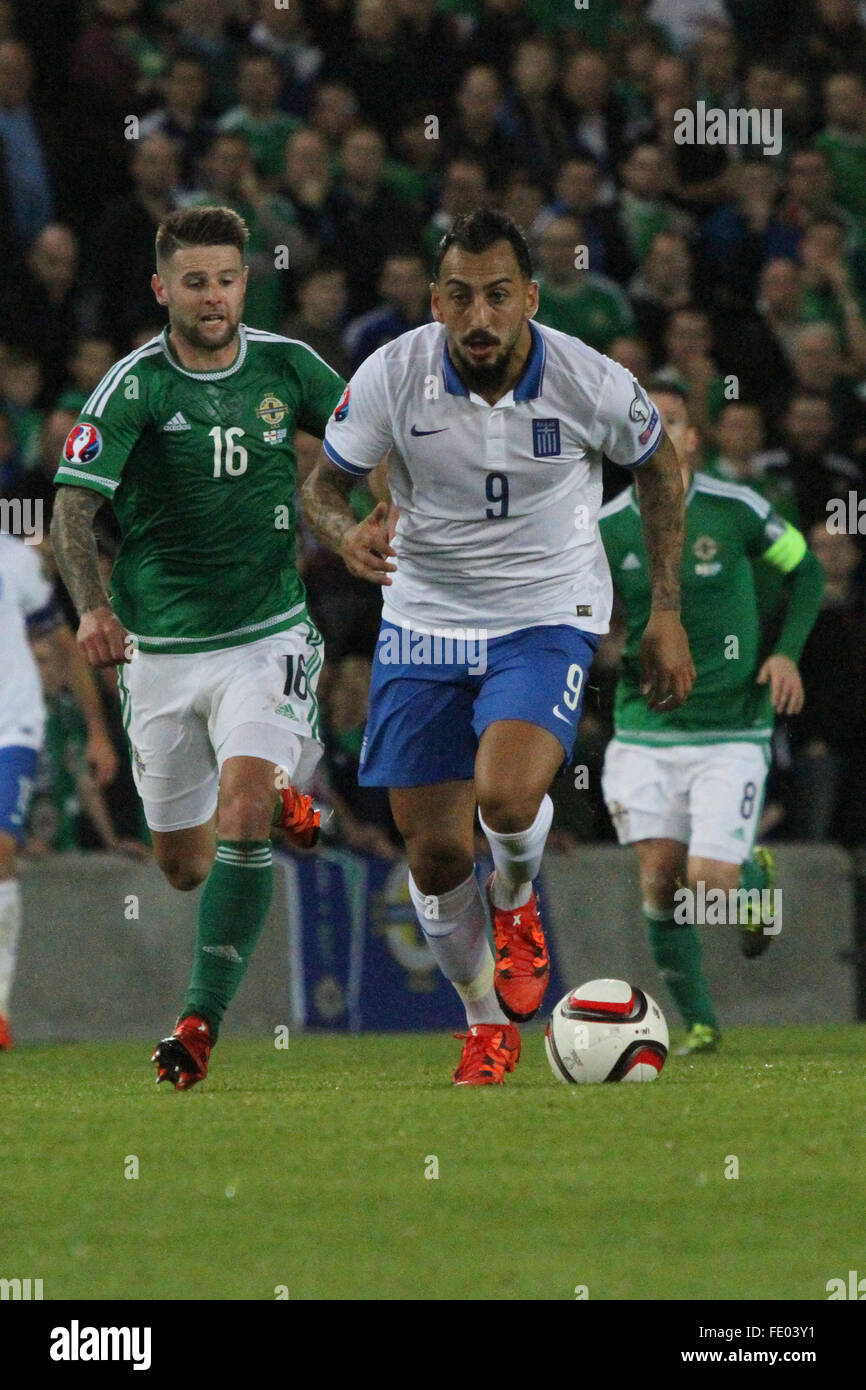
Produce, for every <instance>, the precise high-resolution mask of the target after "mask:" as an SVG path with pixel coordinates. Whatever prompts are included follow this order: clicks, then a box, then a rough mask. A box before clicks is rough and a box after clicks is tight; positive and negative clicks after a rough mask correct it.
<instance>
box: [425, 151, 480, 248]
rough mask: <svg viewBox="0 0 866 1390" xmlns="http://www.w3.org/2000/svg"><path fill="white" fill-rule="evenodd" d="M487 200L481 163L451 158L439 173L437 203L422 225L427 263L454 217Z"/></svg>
mask: <svg viewBox="0 0 866 1390" xmlns="http://www.w3.org/2000/svg"><path fill="white" fill-rule="evenodd" d="M486 201H487V175H486V173H485V170H484V165H483V164H480V163H479V162H478V160H474V159H459V158H458V159H452V161H451V163H450V164H448V165H447V166H446V168H445V172H444V173H443V175H442V186H441V189H440V193H439V206H438V208H437V209H436V211H435V212H434V213H433V215H432V217H431V218H430V221H429V222H428V223H427V226H426V227H425V228H424V233H423V243H424V251H425V253H426V256H427V261H428V264H429V265H431V266H432V263H433V257H434V254H435V252H436V247H437V246H438V245H439V242H440V241H441V240H442V237H443V236H444V235H445V233H446V232H450V230H451V228H452V226H453V225H454V222H455V220H456V218H458V217H462V216H463V215H464V213H469V212H472V210H473V209H474V208H480V207H483V206H484V204H485V203H486Z"/></svg>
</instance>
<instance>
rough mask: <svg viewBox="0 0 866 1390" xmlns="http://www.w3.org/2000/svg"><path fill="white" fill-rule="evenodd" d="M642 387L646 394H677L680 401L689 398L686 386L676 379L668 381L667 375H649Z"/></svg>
mask: <svg viewBox="0 0 866 1390" xmlns="http://www.w3.org/2000/svg"><path fill="white" fill-rule="evenodd" d="M643 387H644V390H645V391H646V393H647V395H648V396H679V398H680V400H681V401H686V402H688V399H689V393H688V391H687V390H686V388H685V387H684V386H682V385H681V384H680V382H678V381H668V379H667V377H663V376H651V377H650V379H649V381H645V382H644V383H643Z"/></svg>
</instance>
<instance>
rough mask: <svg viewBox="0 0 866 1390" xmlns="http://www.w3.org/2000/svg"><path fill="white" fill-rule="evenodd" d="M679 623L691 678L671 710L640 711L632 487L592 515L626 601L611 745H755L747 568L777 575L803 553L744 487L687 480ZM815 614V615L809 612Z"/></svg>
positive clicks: (646, 598)
mask: <svg viewBox="0 0 866 1390" xmlns="http://www.w3.org/2000/svg"><path fill="white" fill-rule="evenodd" d="M685 517H686V524H685V543H684V545H683V560H682V569H681V584H682V622H683V626H684V628H685V630H686V633H687V634H688V639H689V646H690V647H691V652H692V659H693V661H694V664H695V671H696V673H697V679H696V681H695V684H694V687H693V689H692V692H691V694H690V695H689V697H688V699H687V700H686V701H685V703H684V704H682V705H680V706H679V708H678V709H674V710H669V711H664V710H654V709H648V708H647V704H646V697H645V696H644V695H642V694H641V690H640V642H641V638H642V636H643V631H644V628H645V627H646V624H647V622H648V620H649V615H650V599H651V589H650V572H649V564H648V559H647V552H646V546H645V544H644V538H643V529H642V523H641V518H640V512H639V510H638V506H637V501H636V495H635V490H634V488H633V487H630V488H627V489H626V491H625V492H621V493H620V494H619V496H617V497H615V498H614V499H613V501H612V502H609V503H608V504H607V506H605V507H602V509H601V513H600V516H599V526H600V529H601V538H602V541H603V544H604V548H605V551H606V553H607V558H608V563H609V564H610V570H611V577H612V579H613V584H614V588H615V590H616V591H617V593H619V594H620V595H621V597H622V599H623V601H624V605H625V612H626V645H625V652H624V655H623V663H622V670H621V673H620V679H619V682H618V684H617V690H616V698H615V702H614V727H615V730H616V736H617V738H621V739H624V740H625V741H626V742H629V743H649V744H655V745H665V746H667V745H670V744H682V743H689V744H691V743H716V742H719V741H725V742H727V741H734V742H749V743H760V742H766V741H768V740H769V738H770V736H771V734H772V731H773V709H772V703H771V699H770V687H769V685H768V684H767V685H758V684H756V681H755V677H756V675H757V673H758V670H759V658H761V657H763V656H764V655H766V653H763V652H762V650H761V621H760V613H759V608H758V600H757V596H756V592H755V579H754V573H753V567H752V561H753V560H754V559H756V558H757V557H758V556H761V557H762V558H763V559H764V560H765V561H767V562H768V563H769V564H771V565H773V566H774V567H775V568H776V569H778V570H780V571H781V572H782V573H784V574H787V573H789V572H790V571H791V570H793V569H795V568H796V567H797V565H799V564H800V562H801V561H802V560H803V558H804V556H805V555H806V553H807V546H806V542H805V539H804V538H803V536H802V534H801V533H800V532H799V531H798V530H797V529H796V528H795V527H794V526H792V525H791V524H790V523H789V522H787V521H785V520H784V519H783V518H782V517H780V516H779V514H778V512H776V511H774V510H773V508H772V507H771V506H770V504H769V502H767V501H766V499H765V498H763V497H760V496H759V495H758V494H757V493H756V492H753V491H752V489H751V488H748V487H741V486H739V485H737V484H735V483H726V482H723V481H721V480H720V479H718V478H711V477H709V476H708V475H707V474H705V473H695V474H694V475H693V477H692V479H691V482H690V484H689V487H688V490H687V492H686V513H685ZM816 611H817V610H816Z"/></svg>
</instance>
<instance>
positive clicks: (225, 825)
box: [217, 789, 276, 840]
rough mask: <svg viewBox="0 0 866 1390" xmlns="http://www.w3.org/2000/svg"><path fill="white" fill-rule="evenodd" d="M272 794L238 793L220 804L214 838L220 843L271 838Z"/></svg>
mask: <svg viewBox="0 0 866 1390" xmlns="http://www.w3.org/2000/svg"><path fill="white" fill-rule="evenodd" d="M275 800H276V797H275V793H270V794H266V793H265V792H262V791H258V790H255V791H253V790H247V789H244V790H239V791H238V792H236V793H234V794H233V795H232V796H230V797H229V798H228V799H227V800H225V801H221V802H220V808H219V813H218V819H217V835H218V836H219V838H220V839H221V840H267V839H269V838H270V834H271V823H272V821H273V815H274V805H275Z"/></svg>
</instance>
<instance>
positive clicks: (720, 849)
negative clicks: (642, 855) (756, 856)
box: [601, 738, 769, 864]
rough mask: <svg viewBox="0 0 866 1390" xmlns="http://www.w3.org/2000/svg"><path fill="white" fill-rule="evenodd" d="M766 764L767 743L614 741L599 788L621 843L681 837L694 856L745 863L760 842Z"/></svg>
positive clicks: (606, 756) (629, 843)
mask: <svg viewBox="0 0 866 1390" xmlns="http://www.w3.org/2000/svg"><path fill="white" fill-rule="evenodd" d="M768 766H769V750H768V749H767V748H766V747H765V746H764V745H763V744H761V743H709V744H683V743H680V744H675V745H674V746H672V747H670V748H659V747H655V746H650V745H649V744H643V743H626V742H624V741H622V740H620V739H617V738H614V739H611V741H610V743H609V744H608V746H607V751H606V752H605V756H604V770H603V772H602V779H601V785H602V792H603V793H604V799H605V802H606V804H607V809H608V811H609V812H610V817H611V820H612V821H613V823H614V826H615V827H616V833H617V835H618V837H619V842H620V844H621V845H631V844H634V843H635V841H636V840H655V839H663V840H678V841H679V842H680V843H681V844H684V845H688V850H689V854H690V855H695V856H697V857H699V858H702V859H718V860H721V861H722V862H723V863H725V864H742V863H743V862H744V860H746V859H748V858H749V856H750V855H751V853H752V847H753V845H754V843H755V836H756V835H757V831H758V822H759V820H760V818H761V807H762V805H763V800H764V784H765V782H766V780H767V770H768Z"/></svg>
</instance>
